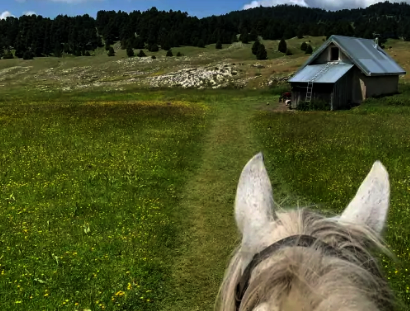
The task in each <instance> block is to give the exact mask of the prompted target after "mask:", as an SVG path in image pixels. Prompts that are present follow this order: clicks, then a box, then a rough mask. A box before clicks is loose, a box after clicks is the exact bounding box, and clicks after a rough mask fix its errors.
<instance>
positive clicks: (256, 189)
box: [235, 152, 273, 239]
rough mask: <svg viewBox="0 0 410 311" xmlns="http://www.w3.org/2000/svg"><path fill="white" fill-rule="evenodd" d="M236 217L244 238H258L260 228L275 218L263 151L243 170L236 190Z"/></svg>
mask: <svg viewBox="0 0 410 311" xmlns="http://www.w3.org/2000/svg"><path fill="white" fill-rule="evenodd" d="M235 219H236V224H237V226H238V228H239V230H240V231H241V233H242V235H243V236H244V239H245V238H246V237H247V236H248V237H249V236H252V237H253V238H255V239H256V238H257V235H258V232H261V230H260V229H261V228H264V227H266V225H267V224H268V223H269V222H271V221H272V219H273V195H272V186H271V183H270V180H269V176H268V172H267V171H266V168H265V164H264V162H263V155H262V153H261V152H260V153H258V154H257V155H255V156H254V157H253V158H252V159H250V160H249V162H248V163H247V164H246V165H245V167H244V168H243V170H242V173H241V176H240V178H239V183H238V188H237V191H236V198H235Z"/></svg>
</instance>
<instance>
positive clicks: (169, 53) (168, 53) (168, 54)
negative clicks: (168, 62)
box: [166, 49, 174, 57]
mask: <svg viewBox="0 0 410 311" xmlns="http://www.w3.org/2000/svg"><path fill="white" fill-rule="evenodd" d="M166 56H168V57H172V56H174V54H172V50H171V49H169V50H168V51H167V55H166Z"/></svg>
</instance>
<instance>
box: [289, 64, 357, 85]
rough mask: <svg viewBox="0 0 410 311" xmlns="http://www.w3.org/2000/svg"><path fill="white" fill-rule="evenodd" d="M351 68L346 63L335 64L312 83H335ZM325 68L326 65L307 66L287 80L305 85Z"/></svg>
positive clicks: (351, 65) (350, 65)
mask: <svg viewBox="0 0 410 311" xmlns="http://www.w3.org/2000/svg"><path fill="white" fill-rule="evenodd" d="M353 66H354V65H353V64H347V63H337V64H334V65H331V66H330V67H329V69H328V70H327V71H326V72H323V74H319V76H318V77H317V78H316V79H315V80H314V83H335V82H337V80H339V79H340V78H341V77H343V75H344V74H345V73H346V72H348V71H349V70H350V69H351V68H352V67H353ZM325 67H326V64H315V65H307V66H306V67H304V68H303V69H302V70H300V71H298V72H297V73H296V74H295V75H294V76H293V77H292V78H291V79H289V82H302V83H305V82H306V83H307V82H309V81H310V80H312V79H313V77H314V76H315V75H316V74H317V73H320V72H321V71H322V70H324V69H325Z"/></svg>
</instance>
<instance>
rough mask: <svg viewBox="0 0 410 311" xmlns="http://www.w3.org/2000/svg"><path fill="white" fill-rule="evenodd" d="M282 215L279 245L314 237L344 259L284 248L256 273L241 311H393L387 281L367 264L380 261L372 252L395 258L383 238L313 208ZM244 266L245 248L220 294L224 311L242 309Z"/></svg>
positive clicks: (276, 232)
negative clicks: (238, 294) (237, 296)
mask: <svg viewBox="0 0 410 311" xmlns="http://www.w3.org/2000/svg"><path fill="white" fill-rule="evenodd" d="M276 216H277V219H276V220H275V221H276V223H277V225H276V226H275V230H274V231H273V232H272V242H273V243H274V242H277V241H279V240H281V239H283V238H286V237H288V236H291V235H297V234H305V235H311V236H313V237H315V238H317V239H320V240H321V241H323V242H326V243H327V244H329V245H331V246H332V247H333V248H335V249H337V250H338V251H340V253H341V254H343V257H344V258H339V257H338V256H329V255H328V254H325V252H323V251H321V250H320V249H314V248H309V247H286V248H283V249H280V250H279V251H277V252H275V253H274V254H272V255H271V256H270V257H269V258H267V259H265V260H264V261H263V262H261V263H260V264H259V265H258V266H256V267H255V269H254V270H253V272H252V274H251V278H250V281H249V287H248V289H247V290H246V293H245V295H244V297H243V299H242V302H241V305H240V311H242V310H246V311H251V310H261V311H262V310H270V311H271V310H275V311H288V310H289V311H291V310H292V311H293V310H304V311H324V310H332V311H341V310H350V311H352V310H369V311H370V310H386V311H387V310H389V311H390V310H393V308H394V306H395V300H394V297H393V294H392V292H391V290H390V289H389V287H388V284H387V282H386V280H385V279H384V278H383V277H380V276H379V275H378V274H377V273H374V271H373V272H372V271H369V270H367V269H366V268H365V263H366V261H368V260H376V259H375V258H374V257H373V256H372V254H371V252H372V250H375V251H378V252H381V253H384V254H386V255H388V256H391V253H390V252H389V251H388V250H387V248H386V247H385V245H384V243H383V241H382V240H381V239H380V238H379V237H378V235H377V234H375V233H374V232H373V231H371V230H370V229H367V228H365V227H362V226H354V225H341V224H339V223H338V222H336V221H334V220H330V219H327V218H325V217H323V216H321V215H319V214H316V213H314V212H312V211H309V210H307V209H297V210H293V211H288V212H285V211H282V212H277V213H276ZM355 250H360V251H359V252H357V251H355ZM345 258H348V260H346V259H345ZM242 264H243V263H242V258H241V248H240V246H239V247H238V248H237V249H236V250H235V252H234V254H233V256H232V259H231V261H230V264H229V266H228V268H227V270H226V273H225V277H224V280H223V282H222V285H221V288H220V292H219V294H218V300H217V305H216V307H217V309H218V310H220V311H235V310H236V306H235V289H236V285H237V284H238V282H239V279H240V278H241V275H242ZM258 306H259V307H258Z"/></svg>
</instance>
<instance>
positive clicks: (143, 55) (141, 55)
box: [137, 50, 147, 57]
mask: <svg viewBox="0 0 410 311" xmlns="http://www.w3.org/2000/svg"><path fill="white" fill-rule="evenodd" d="M137 56H138V57H145V56H147V55H145V53H144V51H143V50H140V51H139V52H138V54H137Z"/></svg>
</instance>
